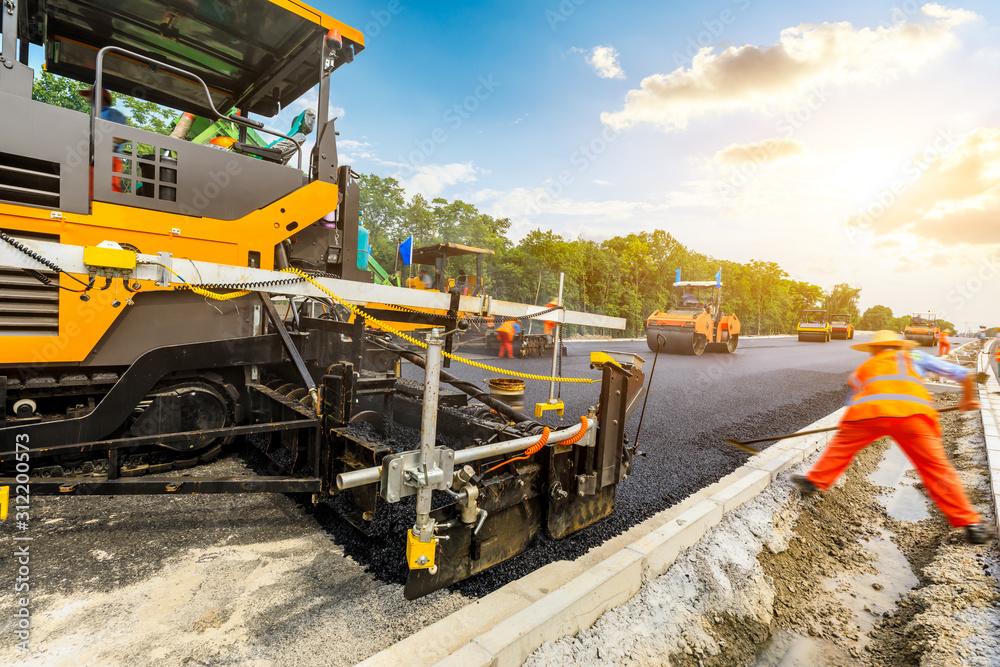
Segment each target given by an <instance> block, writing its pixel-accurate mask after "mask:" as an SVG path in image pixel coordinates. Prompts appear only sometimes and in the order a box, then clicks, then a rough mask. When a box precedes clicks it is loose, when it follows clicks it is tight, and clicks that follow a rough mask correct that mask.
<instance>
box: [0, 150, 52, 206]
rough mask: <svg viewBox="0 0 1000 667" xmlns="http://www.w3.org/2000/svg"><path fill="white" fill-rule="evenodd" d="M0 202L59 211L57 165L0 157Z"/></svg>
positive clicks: (14, 156) (33, 159) (29, 159)
mask: <svg viewBox="0 0 1000 667" xmlns="http://www.w3.org/2000/svg"><path fill="white" fill-rule="evenodd" d="M0 201H5V202H11V203H14V204H28V205H29V206H44V207H46V208H54V209H58V208H59V163H58V162H49V161H47V160H36V159H35V158H30V157H24V156H23V155H12V154H10V153H0Z"/></svg>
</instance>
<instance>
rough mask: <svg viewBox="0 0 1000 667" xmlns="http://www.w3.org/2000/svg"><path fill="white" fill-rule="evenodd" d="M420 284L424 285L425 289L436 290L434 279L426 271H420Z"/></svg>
mask: <svg viewBox="0 0 1000 667" xmlns="http://www.w3.org/2000/svg"><path fill="white" fill-rule="evenodd" d="M420 282H422V283H423V284H424V289H433V288H434V279H433V278H431V276H430V274H429V273H427V271H426V270H425V269H420Z"/></svg>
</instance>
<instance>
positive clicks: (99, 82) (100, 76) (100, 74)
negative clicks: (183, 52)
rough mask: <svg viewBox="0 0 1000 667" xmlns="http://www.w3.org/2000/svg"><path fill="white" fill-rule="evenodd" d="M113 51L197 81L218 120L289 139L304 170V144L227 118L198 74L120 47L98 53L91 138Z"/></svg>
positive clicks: (246, 121)
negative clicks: (106, 56)
mask: <svg viewBox="0 0 1000 667" xmlns="http://www.w3.org/2000/svg"><path fill="white" fill-rule="evenodd" d="M112 51H113V52H115V53H121V54H123V55H126V56H128V57H130V58H135V59H137V60H141V61H144V62H146V63H147V64H150V65H155V66H156V67H159V68H162V69H164V70H166V71H168V72H173V73H174V74H178V75H180V76H182V77H185V78H188V79H190V80H193V81H197V82H198V83H200V84H201V87H202V88H203V89H204V90H205V97H206V99H207V100H208V107H209V108H210V109H211V110H212V111H213V112H214V113H215V116H216V120H222V119H225V120H228V121H230V122H232V123H236V124H237V125H243V126H244V127H248V128H251V129H254V130H259V131H261V132H264V133H266V134H270V135H272V136H275V137H280V138H281V139H288V140H289V141H291V142H292V143H293V144H295V152H296V153H297V154H298V169H299V171H301V170H302V144H300V143H299V142H297V141H296V140H295V139H293V138H292V137H289V136H288V135H286V134H281V133H280V132H275V131H274V130H269V129H267V128H266V127H264V124H263V123H259V122H257V121H253V120H250V119H247V118H241V117H239V116H236V117H233V116H226V115H224V114H223V113H222V112H221V111H219V110H218V109H216V108H215V103H214V102H213V101H212V93H211V91H210V90H209V89H208V84H206V83H205V82H204V81H203V80H202V79H201V77H199V76H198V75H197V74H193V73H191V72H188V71H186V70H182V69H180V68H178V67H174V66H173V65H168V64H167V63H161V62H160V61H159V60H154V59H153V58H150V57H148V56H144V55H142V54H139V53H135V52H134V51H129V50H128V49H123V48H121V47H119V46H105V47H104V48H102V49H101V50H100V51H98V52H97V63H96V65H95V67H96V70H97V78H96V79H95V80H94V92H93V96H92V98H91V105H90V136H91V137H93V136H94V131H95V129H96V128H95V126H94V123H95V120H96V118H97V117H98V116H99V115H100V113H99V112H98V113H96V114H95V113H94V112H95V110H96V109H99V108H100V104H101V100H102V97H101V96H102V95H103V90H104V86H103V80H104V67H103V65H104V54H105V53H110V52H112ZM303 143H304V142H303ZM90 150H91V155H90V159H91V161H93V159H94V155H93V151H94V147H93V144H91V147H90Z"/></svg>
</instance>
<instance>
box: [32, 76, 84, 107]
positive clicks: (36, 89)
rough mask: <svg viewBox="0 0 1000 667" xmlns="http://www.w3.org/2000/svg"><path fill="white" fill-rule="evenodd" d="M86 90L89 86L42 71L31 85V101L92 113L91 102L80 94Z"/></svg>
mask: <svg viewBox="0 0 1000 667" xmlns="http://www.w3.org/2000/svg"><path fill="white" fill-rule="evenodd" d="M84 88H89V86H88V85H87V84H85V83H81V82H79V81H74V80H73V79H67V78H66V77H63V76H56V75H55V74H51V73H49V72H45V71H42V72H39V73H38V75H37V76H35V80H34V81H33V82H32V84H31V99H33V100H37V101H39V102H45V103H46V104H51V105H53V106H57V107H63V108H64V109H72V110H74V111H80V112H82V113H90V102H88V101H87V98H85V97H83V96H82V95H80V93H79V91H81V90H83V89H84Z"/></svg>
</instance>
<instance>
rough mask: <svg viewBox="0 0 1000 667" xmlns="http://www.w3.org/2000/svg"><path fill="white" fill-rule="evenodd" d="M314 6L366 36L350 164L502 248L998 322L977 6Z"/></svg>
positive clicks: (995, 152)
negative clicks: (468, 219) (746, 273)
mask: <svg viewBox="0 0 1000 667" xmlns="http://www.w3.org/2000/svg"><path fill="white" fill-rule="evenodd" d="M317 7H318V8H319V9H321V10H323V11H325V12H327V13H329V14H331V15H332V16H335V17H336V18H338V19H340V20H342V21H344V22H346V23H348V24H349V25H352V26H354V27H356V28H359V29H361V30H363V31H364V32H366V34H367V36H368V47H367V48H366V50H365V51H364V52H363V53H361V54H360V55H359V56H358V58H357V59H356V60H355V61H354V63H352V64H351V65H349V66H347V67H344V68H342V69H341V70H340V71H338V72H337V73H336V75H335V77H334V83H333V91H334V92H333V101H332V104H333V105H334V106H336V107H339V108H341V109H342V110H343V117H342V120H341V122H340V124H339V127H338V129H339V130H340V133H341V134H340V140H341V153H342V155H343V156H345V157H344V159H346V160H350V162H351V163H352V164H353V165H354V167H355V169H356V170H358V171H361V172H371V173H376V174H379V175H383V176H394V177H396V178H398V179H399V180H400V182H401V183H403V185H404V186H405V187H406V189H407V192H408V193H409V194H411V195H412V194H414V193H416V192H421V193H423V194H424V195H425V196H428V197H433V196H442V197H446V198H448V199H463V200H465V201H469V202H472V203H475V204H476V205H477V206H479V207H480V208H481V209H482V210H484V211H486V212H489V213H491V214H494V215H499V216H506V217H510V218H511V220H512V223H513V228H512V229H513V235H514V236H515V237H519V236H520V235H523V234H524V233H526V232H527V231H528V230H530V229H534V228H542V229H553V230H554V231H556V232H557V233H560V234H563V235H564V236H567V237H571V238H572V237H576V236H578V235H582V236H585V237H587V238H592V239H596V240H601V239H604V238H607V237H609V236H613V235H616V234H625V233H629V232H639V231H643V230H651V229H655V228H660V229H665V230H666V231H668V232H670V233H671V234H673V235H674V236H675V237H676V238H678V239H679V240H680V241H682V242H683V243H685V244H687V245H688V246H689V247H691V248H692V249H694V250H697V251H700V252H704V253H708V254H711V255H714V256H716V257H719V258H725V259H730V260H735V261H748V260H750V259H762V260H770V261H776V262H778V263H780V264H781V265H782V267H783V268H785V269H786V270H787V271H789V273H790V274H791V275H792V277H793V278H795V279H798V280H808V281H810V282H814V283H817V284H820V285H822V286H824V287H827V288H829V287H832V286H833V285H834V284H835V283H838V282H850V283H851V284H853V285H856V286H860V287H862V288H863V293H862V305H863V306H865V307H866V306H870V305H874V304H876V303H883V304H885V305H888V306H890V307H891V308H893V310H894V311H895V312H896V313H897V314H902V313H903V312H906V311H918V310H926V309H932V310H935V311H937V312H939V313H941V314H943V315H945V316H947V317H948V318H949V319H951V320H953V321H955V322H957V323H959V324H962V323H964V322H970V323H974V324H975V323H978V322H979V320H984V321H986V320H989V321H990V322H1000V304H998V303H997V299H995V298H993V295H994V294H995V293H996V288H997V286H998V285H1000V280H995V277H1000V262H998V261H997V258H1000V221H998V216H1000V186H998V182H1000V145H998V143H1000V130H998V129H997V128H998V126H1000V125H998V124H1000V110H998V102H997V98H996V96H995V84H996V82H997V80H998V74H1000V9H998V8H997V6H996V4H995V3H988V2H984V1H973V2H962V3H949V4H944V3H942V4H934V3H930V4H926V5H924V4H922V3H916V2H896V3H892V2H887V3H879V2H838V3H830V2H822V3H821V2H802V1H799V2H790V1H788V2H785V1H776V0H773V1H763V0H715V1H714V2H698V3H666V2H627V3H622V2H618V3H612V2H599V1H597V0H563V1H562V2H558V1H556V0H550V1H549V2H524V1H512V2H483V3H470V2H465V3H458V2H417V1H407V0H399V2H396V3H393V2H385V3H383V2H372V3H329V2H319V3H317ZM393 10H395V11H393ZM699 49H700V53H699ZM647 77H651V78H650V79H647ZM627 100H628V101H627ZM456 105H457V106H456ZM588 147H589V149H590V150H589V152H588V150H587V148H588ZM970 184H971V185H970ZM880 202H881V203H880ZM882 204H887V205H886V206H883V205H882ZM994 274H996V276H995V275H994ZM991 281H993V282H991Z"/></svg>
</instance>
